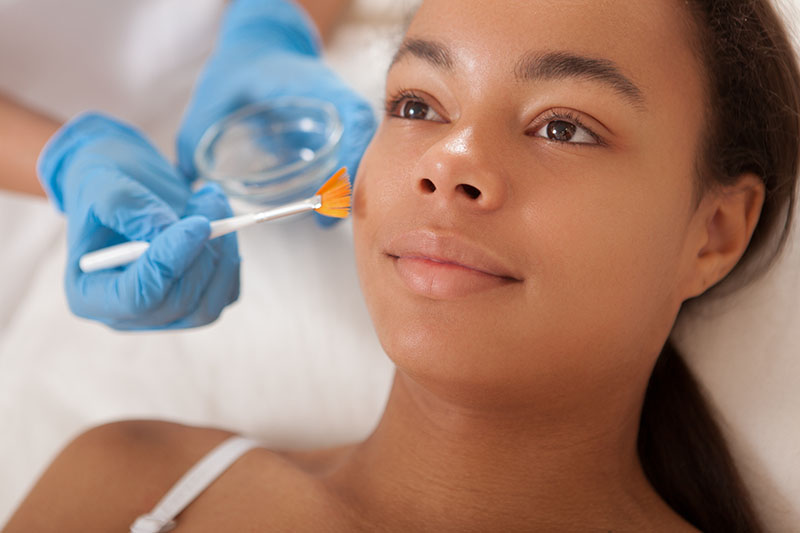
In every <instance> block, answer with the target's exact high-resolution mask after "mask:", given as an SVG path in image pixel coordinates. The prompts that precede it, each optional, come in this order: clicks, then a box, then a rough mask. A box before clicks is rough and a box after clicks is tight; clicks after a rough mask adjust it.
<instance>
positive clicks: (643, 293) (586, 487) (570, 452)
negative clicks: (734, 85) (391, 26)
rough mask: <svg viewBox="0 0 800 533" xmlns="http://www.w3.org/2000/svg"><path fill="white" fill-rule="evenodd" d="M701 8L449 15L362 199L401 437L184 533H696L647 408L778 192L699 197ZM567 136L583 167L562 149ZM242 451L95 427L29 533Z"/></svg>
mask: <svg viewBox="0 0 800 533" xmlns="http://www.w3.org/2000/svg"><path fill="white" fill-rule="evenodd" d="M681 6H682V3H681V2H678V1H675V2H663V1H660V0H648V1H642V2H635V3H632V2H629V1H627V0H605V1H597V0H584V1H578V0H574V1H568V2H564V1H563V0H559V1H557V0H540V1H537V2H535V3H532V2H528V1H525V2H523V1H512V0H508V1H504V2H496V3H493V4H492V9H487V8H486V3H485V2H482V1H480V0H459V1H458V2H454V1H445V0H430V1H427V2H425V4H424V5H423V7H422V8H421V9H420V10H419V11H418V13H417V14H416V16H415V18H414V20H413V22H412V24H411V26H410V28H409V30H408V35H407V38H406V42H407V43H408V42H412V41H414V40H417V41H414V42H417V43H419V41H423V40H424V41H425V42H426V43H428V45H426V46H423V47H420V46H416V52H414V51H410V52H408V53H404V54H402V55H401V56H399V58H398V60H397V61H396V63H395V64H394V66H393V67H392V69H391V70H390V72H389V75H388V80H387V97H388V99H389V100H390V101H395V100H396V98H395V95H396V93H398V92H399V91H401V90H405V91H409V90H410V91H412V92H413V94H414V95H413V96H411V97H409V96H405V97H403V99H402V100H400V101H399V102H395V103H393V104H391V105H389V106H388V109H389V115H390V116H388V117H387V119H386V120H385V121H384V122H383V124H382V125H381V127H380V129H379V131H378V133H377V135H376V137H375V139H374V140H373V142H372V144H371V145H370V147H369V149H368V151H367V153H366V155H365V157H364V159H363V161H362V164H361V166H360V168H359V176H358V179H357V180H356V190H355V199H354V237H355V251H356V258H357V264H358V268H359V275H360V279H361V283H362V289H363V292H364V296H365V298H366V301H367V304H368V306H369V309H370V312H371V315H372V318H373V321H374V324H375V328H376V330H377V332H378V334H379V338H380V340H381V342H382V344H383V347H384V349H385V350H386V353H387V354H388V355H389V357H390V358H391V359H392V360H393V361H394V362H395V363H396V365H397V373H396V377H395V382H394V385H393V388H392V391H391V394H390V398H389V402H388V405H387V407H386V411H385V413H384V416H383V418H382V419H381V422H380V424H379V425H378V427H377V428H376V430H375V432H374V433H373V434H372V435H371V436H370V437H369V438H368V439H367V440H366V441H365V442H362V443H359V444H355V445H352V446H347V447H343V448H339V449H334V450H323V451H317V452H306V453H296V452H295V453H271V452H267V451H266V450H256V451H253V452H250V453H248V454H247V455H246V456H245V457H243V458H242V459H241V460H240V461H239V462H238V463H236V464H235V465H234V467H233V468H232V469H231V470H229V471H228V472H226V473H225V474H224V475H223V476H222V477H221V478H220V479H219V480H218V481H217V482H216V483H215V484H214V485H212V487H211V488H210V489H209V490H208V491H207V492H206V493H204V495H203V496H202V497H201V498H200V499H199V500H197V501H196V502H195V503H194V504H193V505H191V506H190V507H189V509H188V510H187V511H186V512H185V513H184V514H183V515H182V516H181V527H186V529H187V530H191V531H205V530H209V531H211V530H215V529H214V528H215V527H216V528H217V529H216V530H220V528H221V529H223V530H224V529H237V530H244V529H246V528H259V527H267V526H270V527H272V528H287V529H288V528H292V529H306V530H314V529H319V528H320V527H324V528H325V529H328V530H334V531H335V530H341V531H352V530H365V531H366V530H370V531H375V530H395V531H410V530H415V531H425V530H430V531H521V530H527V531H530V530H537V531H692V530H693V528H692V527H691V526H690V525H689V524H687V523H686V522H684V521H683V520H682V519H681V518H680V517H679V516H677V515H676V514H675V513H673V512H672V511H671V510H670V509H669V508H668V507H667V506H666V505H665V504H664V502H663V501H662V500H661V499H660V497H659V496H658V495H657V494H656V493H655V491H654V490H653V489H652V487H650V485H649V483H648V482H647V480H646V479H645V477H644V475H643V473H642V470H641V466H640V464H639V461H638V458H637V455H636V436H637V430H638V420H639V414H640V411H641V404H642V400H643V395H644V391H645V388H646V385H647V380H648V378H649V375H650V372H651V369H652V366H653V364H654V362H655V360H656V358H657V356H658V353H659V351H660V349H661V346H662V345H663V344H664V342H665V340H666V338H667V336H668V334H669V332H670V330H671V328H672V325H673V323H674V321H675V318H676V315H677V313H678V311H679V309H680V306H681V303H682V302H683V301H684V300H685V299H687V298H690V297H693V296H696V295H698V294H701V293H702V292H703V291H705V290H706V289H707V288H708V287H710V286H711V285H713V284H714V283H716V282H717V281H719V280H720V279H721V278H722V277H724V276H725V274H726V273H727V272H729V271H730V269H731V268H732V267H733V266H734V265H735V264H736V262H737V261H738V259H739V258H740V257H741V255H742V253H743V251H744V250H745V248H746V246H747V243H748V242H749V239H750V236H751V234H752V231H753V228H754V226H755V224H756V222H757V219H758V215H759V212H760V208H761V205H762V202H763V194H764V193H763V187H762V186H761V184H760V181H759V180H758V179H757V178H756V177H755V176H751V175H743V176H741V177H740V179H739V181H738V182H737V183H736V184H735V185H734V186H731V187H729V188H727V189H714V190H712V191H709V192H707V193H706V194H704V195H703V196H702V197H701V198H696V197H695V196H694V191H695V181H694V180H695V168H696V167H695V161H696V157H697V146H698V143H699V141H700V139H701V135H702V134H703V133H704V128H703V125H704V105H703V102H704V77H703V74H702V69H701V67H700V66H699V65H698V64H697V62H696V57H695V55H694V54H693V53H692V50H691V49H690V47H689V45H688V44H687V43H689V42H691V35H690V34H689V33H688V32H689V29H688V28H689V25H688V24H687V22H686V20H685V19H684V14H683V12H682V11H681ZM445 21H446V23H445ZM430 43H437V44H438V45H439V46H440V47H445V48H446V49H447V50H448V53H447V54H446V56H445V55H442V53H441V50H440V49H433V48H431V46H430ZM431 50H433V51H434V52H436V53H431ZM551 51H562V52H569V53H571V54H580V55H582V56H586V57H589V58H595V59H603V60H606V61H611V62H613V63H614V65H615V66H616V67H615V68H616V71H617V72H618V73H620V74H622V75H624V76H625V77H626V78H627V79H628V80H629V81H630V82H631V83H632V84H634V85H635V86H636V87H637V88H638V91H639V98H638V100H637V101H636V102H634V101H632V99H631V97H630V90H629V91H628V96H624V95H622V94H621V92H620V85H619V84H617V85H616V86H614V87H612V86H610V85H609V84H608V83H607V82H604V81H602V80H598V79H596V77H595V79H588V78H587V76H585V75H583V76H578V77H575V76H568V77H564V76H561V77H559V78H558V79H552V76H547V77H545V78H546V79H543V78H542V77H541V76H539V77H538V78H537V79H536V80H534V81H532V82H531V81H522V80H519V79H518V76H515V72H517V73H519V71H520V69H519V68H518V67H519V62H520V60H521V58H526V57H527V58H529V59H530V58H531V57H540V56H541V54H542V53H543V52H551ZM419 56H425V57H427V58H428V59H425V58H424V57H419ZM529 63H530V61H529ZM606 65H607V64H606ZM629 89H630V87H629ZM409 102H411V103H409ZM553 115H557V117H558V118H554V117H553ZM413 117H417V118H413ZM576 118H577V119H578V120H579V121H580V122H581V123H582V124H583V127H586V128H588V130H591V131H592V132H593V133H594V134H595V136H593V135H591V134H589V133H588V130H583V129H579V128H577V126H578V124H576V123H575V119H576ZM566 120H570V121H572V123H573V126H576V127H575V129H574V132H575V137H573V138H572V140H574V141H580V143H583V144H580V143H575V142H566V141H563V139H562V141H560V142H558V141H555V140H552V139H550V138H548V135H547V132H548V131H549V130H548V124H549V125H551V126H553V124H552V123H553V122H554V121H555V122H558V121H561V122H564V121H566ZM555 126H556V129H558V128H559V127H563V126H564V125H563V124H560V125H559V124H557V125H555ZM597 139H599V140H600V142H599V143H594V141H596V140H597ZM443 261H444V262H446V263H449V265H445V264H443V263H442V262H443ZM453 263H459V264H460V265H461V266H457V265H454V264H453ZM465 265H466V267H470V268H466V267H465ZM477 270H481V271H483V273H480V272H477ZM486 271H490V272H492V273H493V274H496V275H490V274H486ZM131 428H135V429H134V431H133V433H134V434H135V435H137V436H138V437H137V438H135V439H132V438H131V436H130V432H131V431H132V430H131ZM225 435H226V434H225V433H219V432H216V433H215V432H212V431H211V430H205V429H197V428H186V427H181V426H176V425H168V424H167V425H165V424H163V423H152V422H136V423H123V424H117V425H113V426H104V427H101V428H99V429H95V430H93V431H91V432H89V433H87V434H85V435H83V436H82V437H79V439H78V440H77V441H76V442H75V443H73V444H72V445H71V446H70V447H69V448H67V450H66V451H65V452H64V453H63V454H62V456H61V457H59V458H58V459H57V460H56V462H55V463H54V465H53V466H52V467H51V470H50V471H48V473H46V474H45V475H44V477H43V479H42V480H41V481H40V483H39V485H38V486H37V487H36V488H35V489H34V491H33V493H32V494H31V496H30V497H29V499H28V501H27V502H26V503H25V504H24V505H23V507H22V508H20V510H19V512H18V515H17V517H16V518H15V519H14V520H16V521H12V524H11V526H13V527H9V529H8V531H9V532H12V531H25V530H26V529H25V528H26V526H29V525H30V524H35V525H36V526H37V527H36V528H33V529H36V530H40V531H48V530H50V529H48V527H46V526H47V524H43V523H42V522H43V521H46V522H47V523H48V524H52V523H55V524H57V526H51V529H58V527H59V526H60V527H61V528H62V529H60V530H63V524H64V523H65V521H66V522H67V523H72V524H75V523H82V524H83V526H84V527H86V524H87V523H88V522H87V521H88V520H94V519H95V517H94V516H91V517H86V516H83V517H81V516H79V515H78V516H77V517H76V513H75V507H76V506H75V502H76V501H81V498H83V499H86V498H94V499H96V498H98V497H104V498H107V502H106V505H105V506H101V507H102V508H104V509H112V510H109V511H108V513H110V514H109V515H108V516H105V517H104V518H103V519H102V521H98V522H97V527H96V529H97V530H104V528H111V527H112V526H113V527H117V528H119V527H125V526H127V524H129V523H130V522H132V521H133V519H134V518H135V515H136V514H138V513H141V512H145V511H147V510H149V509H150V507H152V505H154V504H155V502H156V501H157V500H158V499H159V498H160V497H161V495H163V493H164V492H165V491H166V490H167V489H168V488H169V487H170V485H171V484H172V483H174V480H175V479H177V477H179V476H180V475H181V474H182V473H183V472H184V471H185V470H186V469H187V468H188V467H189V466H190V465H191V464H192V463H193V462H194V461H196V460H197V459H198V458H199V456H200V455H202V450H208V449H210V448H211V447H212V446H213V445H214V444H216V443H218V442H219V441H221V440H222V439H223V438H224V437H225ZM109 442H112V443H115V445H114V446H111V447H109V445H108V443H109ZM131 443H132V444H131ZM183 447H186V448H187V449H189V448H190V451H186V452H185V453H182V452H179V451H176V450H180V449H183ZM99 450H112V451H106V452H104V453H99ZM170 453H172V454H173V456H171V458H170V459H168V458H167V456H168V455H169V454H170ZM120 458H122V459H120ZM160 467H161V468H160ZM78 472H80V473H81V474H82V475H83V476H84V478H86V479H84V481H83V484H82V485H81V489H80V490H77V489H70V491H71V495H72V497H73V498H74V499H73V500H72V501H66V502H65V501H64V500H63V498H62V499H60V500H59V503H58V504H56V505H55V507H54V506H53V505H51V506H50V507H49V508H48V509H49V513H50V514H49V515H47V520H43V519H42V518H41V516H42V515H41V513H38V514H37V509H41V508H44V507H43V506H44V505H45V504H44V502H46V501H52V499H50V498H48V496H47V495H48V494H54V493H55V492H56V491H59V490H60V491H62V492H63V491H64V487H72V486H73V485H74V477H75V476H76V473H78ZM110 479H125V480H132V483H129V484H126V485H125V488H124V490H123V489H119V490H116V491H115V490H109V489H108V488H107V487H108V486H109V482H108V481H107V480H110ZM103 480H106V481H105V482H103ZM71 483H72V484H71ZM101 487H105V490H101ZM131 491H138V492H136V495H137V498H138V499H136V498H134V497H133V496H131ZM67 492H69V491H67ZM132 499H136V505H137V507H136V509H137V510H136V511H135V512H134V510H133V509H132V504H131V503H130V502H131V500H132ZM115 505H118V506H119V507H118V509H119V510H118V511H117V510H116V509H117V508H115ZM123 507H124V509H125V510H124V512H123V511H122V508H123ZM221 517H224V520H225V521H226V522H225V524H226V525H227V527H222V525H221V523H220V520H223V518H221ZM37 519H38V520H39V521H38V522H34V520H37ZM81 520H82V522H81ZM97 520H100V519H97ZM70 521H71V522H70ZM76 521H78V522H76ZM92 523H93V524H94V522H92ZM321 525H323V526H321ZM234 526H235V527H234ZM30 529H31V527H28V529H27V530H30ZM105 530H107V529H105ZM179 530H180V527H179Z"/></svg>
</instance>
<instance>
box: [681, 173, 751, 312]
mask: <svg viewBox="0 0 800 533" xmlns="http://www.w3.org/2000/svg"><path fill="white" fill-rule="evenodd" d="M764 194H765V191H764V182H763V181H762V180H761V178H759V177H758V176H757V175H755V174H751V173H747V174H743V175H741V176H740V177H739V179H738V180H737V181H736V182H735V183H733V184H732V185H725V186H721V187H715V188H714V189H711V190H709V191H707V192H706V193H705V196H704V197H703V199H702V200H701V202H700V205H699V207H698V208H697V211H696V212H695V213H694V216H693V220H692V226H693V229H692V231H691V232H690V234H689V240H688V242H687V245H688V249H687V253H688V255H687V260H688V268H687V270H686V276H685V277H684V282H685V283H684V294H683V299H688V298H693V297H695V296H699V295H700V294H702V293H703V292H705V291H706V290H708V289H709V288H710V287H712V286H713V285H715V284H716V283H717V282H719V281H720V280H722V278H724V277H725V276H727V275H728V273H729V272H730V271H731V270H733V267H734V266H736V263H738V262H739V259H740V258H741V257H742V255H743V254H744V251H745V250H746V249H747V245H748V244H749V243H750V238H751V237H752V236H753V231H754V230H755V227H756V224H757V223H758V219H759V217H760V216H761V207H762V206H763V205H764Z"/></svg>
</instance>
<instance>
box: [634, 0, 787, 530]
mask: <svg viewBox="0 0 800 533" xmlns="http://www.w3.org/2000/svg"><path fill="white" fill-rule="evenodd" d="M684 3H685V5H686V6H687V8H688V9H689V12H690V18H691V22H692V26H693V27H694V28H695V34H696V37H697V38H696V42H697V47H696V48H697V55H698V58H699V59H700V62H701V64H702V65H703V67H704V68H705V71H706V74H707V79H708V84H707V100H706V103H707V105H706V109H707V117H706V120H707V124H708V128H707V136H706V138H705V144H704V145H703V146H701V147H700V150H699V153H700V157H699V158H698V165H697V169H698V191H700V192H703V191H706V190H709V189H712V188H713V187H715V186H720V185H728V184H732V183H734V182H735V181H736V179H737V178H738V177H739V176H741V175H742V174H743V173H745V172H752V173H755V174H756V175H758V176H760V177H761V179H762V180H763V182H764V185H765V189H766V197H765V201H764V207H763V209H762V211H761V217H760V219H759V222H758V225H757V226H756V229H755V231H754V234H753V238H752V240H751V242H750V244H749V246H748V249H747V251H746V252H745V255H744V256H743V258H742V260H741V261H740V262H739V264H738V265H737V267H736V268H735V269H734V271H733V272H732V274H730V275H729V276H728V277H727V278H726V280H725V283H723V284H721V285H720V286H721V287H727V288H730V286H731V285H734V284H733V283H731V279H736V280H738V281H739V282H741V281H742V280H752V279H753V278H754V277H756V276H757V275H759V274H760V273H762V272H763V271H765V270H766V269H767V267H768V266H769V264H770V263H771V262H772V260H773V259H774V258H775V257H776V255H777V254H778V253H779V252H780V250H781V249H782V248H783V246H784V244H785V242H786V239H787V236H788V233H789V226H790V223H791V220H792V215H793V209H794V203H795V195H796V181H797V170H798V152H799V151H800V119H799V118H798V117H800V73H799V72H798V67H797V62H796V58H795V53H794V50H793V48H792V45H791V42H790V40H789V38H788V35H787V32H786V29H785V28H784V25H783V23H782V21H781V18H780V17H779V16H778V14H777V13H776V12H775V9H774V7H773V6H772V5H771V3H770V2H769V0H684ZM725 290H727V289H725ZM715 291H719V289H718V288H717V289H715ZM638 451H639V458H640V460H641V462H642V466H643V468H644V471H645V474H646V475H647V477H648V479H649V480H650V482H651V483H652V485H653V486H654V487H655V489H656V490H657V491H658V493H659V494H660V495H661V497H662V498H664V500H665V501H666V502H667V503H668V504H669V505H670V506H671V507H672V508H673V509H674V510H675V511H676V512H677V513H678V514H680V515H681V516H683V517H684V518H685V519H686V520H687V521H688V522H690V523H691V524H692V525H694V526H695V527H697V528H698V529H700V530H702V531H706V532H715V531H720V532H726V533H733V532H759V531H763V526H762V524H761V522H760V520H759V518H758V515H757V513H756V512H755V509H754V507H753V504H752V502H751V499H750V497H749V495H748V492H747V490H746V488H745V486H744V483H743V482H742V480H741V478H740V476H739V473H738V472H737V469H736V466H735V464H734V461H733V459H732V457H731V454H730V452H729V450H728V447H727V445H726V443H725V438H724V436H723V433H722V431H721V430H720V428H719V426H718V425H717V423H716V422H715V419H714V416H713V412H712V409H711V408H710V405H709V404H708V402H707V400H706V398H705V396H704V394H703V391H702V389H701V387H700V384H699V383H698V382H697V381H696V380H695V379H694V377H693V376H692V374H691V373H690V371H689V369H688V368H687V366H686V364H685V362H684V360H683V358H682V356H681V355H680V354H679V353H678V351H677V350H676V349H675V347H674V346H673V344H672V343H671V342H668V343H667V344H666V346H665V347H664V349H663V350H662V352H661V354H660V356H659V358H658V360H657V361H656V364H655V367H654V369H653V373H652V375H651V377H650V382H649V384H648V388H647V393H646V396H645V401H644V405H643V408H642V417H641V423H640V426H639V438H638Z"/></svg>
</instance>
